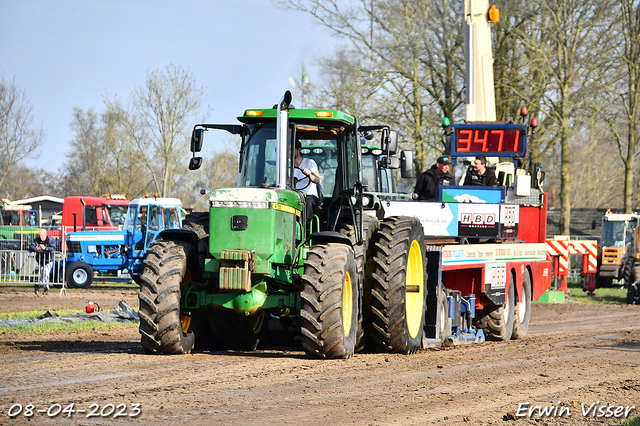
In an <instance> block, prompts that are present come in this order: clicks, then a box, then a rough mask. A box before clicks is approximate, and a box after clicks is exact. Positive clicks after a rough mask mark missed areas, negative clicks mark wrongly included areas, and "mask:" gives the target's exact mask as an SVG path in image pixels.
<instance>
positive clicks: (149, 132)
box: [106, 65, 204, 197]
mask: <svg viewBox="0 0 640 426" xmlns="http://www.w3.org/2000/svg"><path fill="white" fill-rule="evenodd" d="M203 93H204V87H201V88H198V87H196V83H195V78H194V77H193V75H192V74H190V73H188V72H187V71H183V70H182V69H180V68H179V67H175V66H173V65H169V66H167V67H166V70H165V72H164V73H162V72H160V71H157V70H156V71H152V72H149V73H148V74H147V81H146V84H145V85H144V86H142V87H137V88H136V89H135V90H134V91H133V93H132V94H131V97H130V103H129V104H128V105H125V104H124V103H123V102H121V101H119V100H118V99H111V100H107V101H106V103H107V106H108V107H109V109H110V110H113V111H117V112H118V115H119V120H120V124H121V125H122V128H123V137H126V140H127V143H129V144H130V145H131V146H132V147H133V152H134V155H135V158H136V162H137V164H138V165H139V167H141V168H142V169H143V170H144V171H145V172H146V173H147V174H148V176H149V179H150V183H151V186H152V188H153V190H154V191H155V192H158V193H159V194H160V195H161V196H163V197H167V196H169V195H171V194H172V193H173V192H174V187H175V185H176V182H177V181H179V179H180V176H181V175H182V174H183V173H185V172H186V165H187V164H188V161H187V160H186V159H187V155H188V152H189V140H190V135H191V133H190V132H191V128H192V125H193V123H194V122H195V118H196V115H197V114H198V112H199V111H200V108H201V102H202V97H203Z"/></svg>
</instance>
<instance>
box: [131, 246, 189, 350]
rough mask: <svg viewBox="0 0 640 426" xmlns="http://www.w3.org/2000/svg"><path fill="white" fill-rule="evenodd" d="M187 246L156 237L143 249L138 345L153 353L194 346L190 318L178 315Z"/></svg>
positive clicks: (187, 348) (187, 252)
mask: <svg viewBox="0 0 640 426" xmlns="http://www.w3.org/2000/svg"><path fill="white" fill-rule="evenodd" d="M190 250H191V246H190V245H188V244H185V243H183V242H181V241H165V240H158V241H155V242H153V243H152V244H151V245H150V246H149V248H148V249H147V254H146V256H145V259H144V263H143V265H144V269H143V272H142V276H141V281H142V285H141V286H140V291H139V292H138V299H139V300H140V310H139V315H140V327H139V331H140V334H141V343H142V348H143V349H144V350H145V352H147V353H153V354H166V355H170V354H188V353H190V352H191V350H192V349H193V347H194V343H195V334H194V333H193V331H192V330H191V317H190V316H187V315H184V314H182V312H181V309H180V298H181V293H182V283H183V279H184V277H185V274H189V272H188V271H187V256H188V255H189V251H190Z"/></svg>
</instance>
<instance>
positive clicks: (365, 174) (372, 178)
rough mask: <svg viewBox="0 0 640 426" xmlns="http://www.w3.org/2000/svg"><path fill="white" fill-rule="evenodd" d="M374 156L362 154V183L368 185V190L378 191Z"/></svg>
mask: <svg viewBox="0 0 640 426" xmlns="http://www.w3.org/2000/svg"><path fill="white" fill-rule="evenodd" d="M375 163H376V158H375V157H374V156H373V155H363V156H362V184H363V185H368V186H369V191H373V192H377V191H378V185H377V182H378V179H377V178H376V167H375V165H376V164H375Z"/></svg>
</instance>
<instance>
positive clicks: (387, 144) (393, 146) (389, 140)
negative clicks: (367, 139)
mask: <svg viewBox="0 0 640 426" xmlns="http://www.w3.org/2000/svg"><path fill="white" fill-rule="evenodd" d="M381 146H382V150H383V151H388V152H389V154H390V155H393V154H395V153H396V151H398V132H396V131H395V130H387V129H385V130H383V131H382V141H381Z"/></svg>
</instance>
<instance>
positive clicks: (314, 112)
mask: <svg viewBox="0 0 640 426" xmlns="http://www.w3.org/2000/svg"><path fill="white" fill-rule="evenodd" d="M276 116H277V110H276V109H248V110H246V111H245V112H244V114H243V115H242V116H241V117H238V121H241V122H243V123H256V122H260V121H265V119H269V121H270V120H271V119H273V120H275V119H276ZM289 120H293V121H296V120H301V121H305V122H306V121H312V122H315V123H318V122H322V121H327V122H331V121H333V122H338V123H344V124H354V123H355V122H356V120H355V118H353V117H352V116H350V115H348V114H345V113H344V112H340V111H335V110H331V109H295V108H292V109H289Z"/></svg>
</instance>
